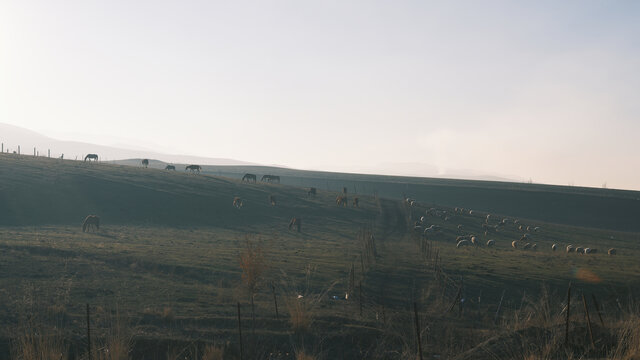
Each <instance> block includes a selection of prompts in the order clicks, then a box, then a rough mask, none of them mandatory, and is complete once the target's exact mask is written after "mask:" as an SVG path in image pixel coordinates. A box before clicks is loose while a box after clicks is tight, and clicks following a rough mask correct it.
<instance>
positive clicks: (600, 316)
mask: <svg viewBox="0 0 640 360" xmlns="http://www.w3.org/2000/svg"><path fill="white" fill-rule="evenodd" d="M591 297H592V298H593V305H595V307H596V312H598V317H599V318H600V325H602V327H604V321H602V314H601V313H600V306H598V300H596V294H591Z"/></svg>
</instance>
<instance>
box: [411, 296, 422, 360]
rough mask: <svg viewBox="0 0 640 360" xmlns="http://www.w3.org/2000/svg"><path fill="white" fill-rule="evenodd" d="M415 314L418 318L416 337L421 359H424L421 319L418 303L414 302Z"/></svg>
mask: <svg viewBox="0 0 640 360" xmlns="http://www.w3.org/2000/svg"><path fill="white" fill-rule="evenodd" d="M413 314H414V317H415V319H416V338H417V340H418V354H420V360H422V340H421V339H420V320H419V319H418V304H417V303H416V302H415V301H414V302H413Z"/></svg>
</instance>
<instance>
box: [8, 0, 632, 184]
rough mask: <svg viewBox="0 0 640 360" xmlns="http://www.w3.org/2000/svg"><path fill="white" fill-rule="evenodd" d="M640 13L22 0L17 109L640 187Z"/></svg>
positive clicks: (295, 163)
mask: <svg viewBox="0 0 640 360" xmlns="http://www.w3.org/2000/svg"><path fill="white" fill-rule="evenodd" d="M639 15H640V4H639V3H636V2H631V1H628V2H625V1H620V2H615V3H613V2H611V3H602V2H596V1H586V2H585V1H575V2H563V3H561V4H557V3H555V2H550V1H549V2H536V3H532V4H523V3H513V2H508V1H490V2H484V3H483V4H479V3H476V2H473V3H470V2H447V3H445V4H436V3H427V2H412V1H408V2H403V3H397V2H383V1H376V2H364V1H356V2H349V3H344V2H322V3H300V2H293V1H277V2H275V1H274V2H255V3H249V2H247V3H231V4H229V3H222V2H220V3H218V2H190V3H189V4H188V5H185V3H184V2H171V1H162V2H137V3H135V5H133V4H132V3H130V2H124V1H113V2H109V3H101V2H79V1H61V2H55V3H53V2H47V1H31V2H19V1H5V2H2V3H1V4H0V52H1V53H2V54H3V55H2V56H0V123H7V124H11V125H14V126H19V127H22V128H25V129H29V130H32V131H35V132H38V133H40V134H42V135H44V136H49V137H52V138H54V139H59V140H68V141H81V142H88V143H95V144H100V145H107V146H117V147H126V148H134V149H137V150H140V151H155V152H159V153H166V154H185V155H193V156H201V157H211V158H228V159H235V160H239V161H246V162H251V163H257V164H262V165H274V164H277V165H280V166H287V167H291V168H297V169H310V170H325V171H341V172H347V171H348V172H366V173H380V174H389V175H408V173H411V172H416V173H415V174H414V175H411V176H433V175H432V173H433V172H435V173H436V174H451V173H455V172H456V171H465V172H466V173H474V174H480V175H483V176H495V177H501V178H502V177H504V178H508V179H513V180H514V181H527V180H528V179H531V180H532V181H533V182H535V183H542V184H555V185H571V184H573V185H575V186H587V187H602V186H603V184H605V183H606V184H607V187H608V188H616V189H629V190H640V157H639V156H638V153H639V151H638V150H637V149H636V145H635V143H636V137H637V134H638V133H640V119H639V115H640V107H639V105H638V104H639V102H638V101H637V99H636V97H637V95H636V94H638V93H640V67H639V66H638V65H640V44H639V43H638V41H637V39H639V38H640V24H639V22H638V21H637V19H638V17H639ZM0 138H2V134H0ZM398 172H403V173H398ZM420 172H423V173H422V174H421V173H420Z"/></svg>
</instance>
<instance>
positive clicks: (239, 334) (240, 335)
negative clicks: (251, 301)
mask: <svg viewBox="0 0 640 360" xmlns="http://www.w3.org/2000/svg"><path fill="white" fill-rule="evenodd" d="M238 339H239V340H240V360H242V359H243V358H244V357H243V354H242V324H241V323H240V302H238Z"/></svg>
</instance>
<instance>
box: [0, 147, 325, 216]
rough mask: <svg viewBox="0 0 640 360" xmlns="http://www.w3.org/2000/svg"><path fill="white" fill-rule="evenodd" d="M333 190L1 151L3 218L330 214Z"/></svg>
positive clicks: (1, 204)
mask: <svg viewBox="0 0 640 360" xmlns="http://www.w3.org/2000/svg"><path fill="white" fill-rule="evenodd" d="M269 195H273V196H275V197H276V199H277V201H278V203H279V205H278V206H276V207H272V206H271V205H270V204H269V202H268V197H269ZM236 196H239V197H241V198H242V199H243V201H244V207H243V208H242V209H241V210H238V209H235V208H234V207H233V206H232V202H233V199H234V197H236ZM334 196H335V195H330V194H327V193H324V194H323V193H319V194H318V197H317V198H314V199H312V198H307V196H306V191H305V190H304V189H301V188H296V187H289V186H279V185H270V184H261V183H258V184H243V183H241V182H240V181H239V180H233V179H228V178H224V177H217V176H206V175H198V174H191V173H185V172H184V171H175V172H174V171H165V170H158V169H151V168H149V169H144V168H141V167H131V166H121V165H113V164H106V163H88V162H87V163H84V162H80V161H70V160H59V159H48V158H42V157H33V156H24V155H23V156H18V155H14V154H1V155H0V225H37V224H79V223H80V222H81V221H82V219H83V218H84V217H85V216H87V215H88V214H98V215H99V216H100V217H101V218H102V219H103V221H105V222H107V223H112V224H113V223H120V224H156V225H169V226H178V225H206V226H218V227H242V226H244V225H247V224H254V225H255V224H257V223H261V222H272V220H273V218H274V217H275V218H277V221H281V222H286V221H288V219H290V218H291V217H292V216H305V215H309V214H310V213H311V212H312V213H313V216H314V217H316V218H322V217H327V218H331V217H332V216H335V215H332V214H331V212H330V211H329V210H330V208H329V206H330V205H332V202H333V198H332V197H334ZM308 205H312V206H308ZM333 207H335V204H333ZM333 207H332V208H333ZM332 208H331V209H332ZM238 213H239V214H238ZM284 225H286V223H285V224H284Z"/></svg>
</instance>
